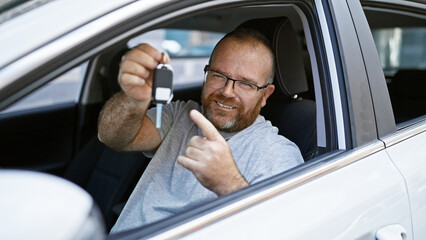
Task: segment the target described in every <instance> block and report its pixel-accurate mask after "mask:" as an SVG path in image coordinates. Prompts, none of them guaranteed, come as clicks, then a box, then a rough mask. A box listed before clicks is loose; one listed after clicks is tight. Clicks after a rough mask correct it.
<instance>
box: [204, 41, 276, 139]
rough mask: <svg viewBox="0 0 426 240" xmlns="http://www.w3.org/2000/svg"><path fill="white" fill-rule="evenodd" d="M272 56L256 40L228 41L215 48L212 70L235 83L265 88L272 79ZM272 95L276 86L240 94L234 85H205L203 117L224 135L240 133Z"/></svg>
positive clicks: (211, 64)
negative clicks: (241, 82)
mask: <svg viewBox="0 0 426 240" xmlns="http://www.w3.org/2000/svg"><path fill="white" fill-rule="evenodd" d="M271 56H272V54H271V53H270V51H269V50H268V48H267V47H266V46H264V45H263V44H262V43H260V42H259V41H258V40H256V39H254V38H248V39H245V40H241V39H237V38H234V37H228V38H225V39H223V40H222V41H221V42H220V43H219V44H218V45H217V46H216V48H215V50H214V52H213V54H212V57H211V61H210V66H209V68H210V69H213V70H215V71H218V72H220V73H221V74H223V75H226V76H227V77H229V78H232V79H237V80H245V81H248V82H251V83H254V84H256V85H257V86H264V85H265V84H266V83H267V81H268V79H269V78H270V76H271V71H272V66H273V59H272V57H271ZM273 91H274V86H273V85H268V87H267V88H265V89H261V90H259V91H253V92H247V93H245V94H240V93H237V92H235V91H234V89H233V81H228V82H227V84H226V86H221V87H214V86H212V85H211V84H209V83H208V82H206V83H205V84H204V86H203V92H202V95H201V101H202V105H203V108H204V114H205V116H206V117H207V119H209V120H210V122H212V123H213V125H214V126H215V127H216V128H217V129H219V130H221V131H225V132H236V131H240V130H242V129H244V128H246V127H248V126H250V125H251V124H252V123H253V122H254V120H256V117H257V116H258V115H259V112H260V109H261V108H262V107H263V106H265V104H266V99H267V98H268V97H269V96H270V95H271V94H272V92H273Z"/></svg>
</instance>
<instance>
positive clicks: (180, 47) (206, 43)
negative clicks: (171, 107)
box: [127, 29, 224, 86]
mask: <svg viewBox="0 0 426 240" xmlns="http://www.w3.org/2000/svg"><path fill="white" fill-rule="evenodd" d="M223 36H224V33H217V32H209V31H199V30H185V29H157V30H153V31H149V32H146V33H143V34H141V35H139V36H137V37H135V38H132V39H131V40H130V41H129V42H128V43H127V46H128V47H129V48H133V47H135V46H137V45H138V44H141V43H149V44H150V45H151V46H153V47H154V48H156V49H158V50H160V51H166V52H167V53H168V54H169V56H170V59H171V61H170V65H171V66H172V67H173V70H174V79H173V85H174V86H179V85H185V84H194V83H198V84H200V83H201V82H202V80H203V74H204V72H203V69H204V66H205V65H206V64H207V63H208V61H209V58H210V54H211V52H212V51H213V48H214V46H215V45H216V43H217V42H218V41H219V40H220V39H221V38H222V37H223Z"/></svg>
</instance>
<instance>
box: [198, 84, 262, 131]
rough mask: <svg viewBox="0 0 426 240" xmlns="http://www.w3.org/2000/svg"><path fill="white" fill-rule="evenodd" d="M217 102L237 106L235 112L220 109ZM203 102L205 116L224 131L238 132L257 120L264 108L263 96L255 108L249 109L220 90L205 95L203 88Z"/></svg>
mask: <svg viewBox="0 0 426 240" xmlns="http://www.w3.org/2000/svg"><path fill="white" fill-rule="evenodd" d="M216 102H220V103H222V104H225V105H228V106H233V107H236V108H235V109H234V111H235V112H232V113H230V112H228V111H226V110H222V109H220V108H219V107H218V106H217V103H216ZM201 103H202V105H203V109H204V116H205V117H206V118H207V119H208V120H209V121H210V122H211V123H212V124H213V125H214V126H215V127H216V128H217V129H218V130H220V131H223V132H238V131H241V130H243V129H245V128H246V127H248V126H250V125H251V124H253V122H254V121H255V120H256V118H257V116H258V115H259V113H260V109H261V108H262V106H261V104H262V98H259V100H258V101H257V102H256V105H255V106H254V107H253V108H251V109H247V108H246V106H244V105H243V104H242V103H240V102H237V101H235V99H234V98H229V97H225V96H223V95H222V94H221V93H220V92H219V91H216V92H214V93H212V94H210V95H209V96H205V94H204V90H203V93H202V94H201ZM216 106H217V107H216Z"/></svg>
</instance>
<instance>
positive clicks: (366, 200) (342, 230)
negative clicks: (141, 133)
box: [153, 150, 411, 239]
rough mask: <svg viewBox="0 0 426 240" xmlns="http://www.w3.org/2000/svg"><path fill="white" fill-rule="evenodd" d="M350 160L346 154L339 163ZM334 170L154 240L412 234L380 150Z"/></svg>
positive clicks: (397, 179)
mask: <svg viewBox="0 0 426 240" xmlns="http://www.w3.org/2000/svg"><path fill="white" fill-rule="evenodd" d="M350 158H351V154H347V155H346V156H345V157H342V158H341V159H340V161H342V162H344V161H347V160H348V159H350ZM334 164H336V165H338V163H337V162H336V163H334ZM372 169H376V170H372ZM336 170H337V171H331V172H327V171H324V172H323V174H320V176H318V177H317V178H314V179H312V180H311V181H309V182H307V183H304V184H303V183H302V184H301V185H298V186H297V187H296V188H294V189H288V191H285V192H282V193H280V194H277V195H275V196H273V197H269V198H265V199H263V200H260V201H259V202H258V203H257V204H254V205H253V206H250V207H249V208H247V209H244V211H240V212H236V213H234V212H233V210H232V208H230V209H228V212H229V213H230V214H229V215H224V213H222V217H221V218H219V219H215V221H212V222H205V221H203V220H204V219H203V217H201V218H200V219H197V220H194V222H193V224H194V225H193V226H192V227H189V226H187V227H188V228H190V229H191V230H189V229H188V230H187V231H185V232H180V234H181V235H179V234H178V233H179V232H178V231H177V230H179V227H177V228H175V229H173V230H171V231H169V232H165V233H163V234H160V235H158V236H157V237H156V238H153V239H165V238H175V237H179V238H180V237H183V239H223V238H226V239H235V238H241V239H259V238H262V239H263V238H264V239H371V238H374V236H375V233H376V231H377V230H379V229H380V228H382V227H383V226H387V225H391V224H393V223H399V224H401V225H402V226H403V227H404V228H405V229H406V230H407V231H410V230H411V218H410V214H409V202H408V197H407V195H406V191H405V185H404V182H403V179H402V177H401V175H400V174H399V172H398V170H397V169H396V168H395V166H394V165H393V164H392V162H391V161H390V160H389V157H388V156H387V154H386V152H385V151H383V150H381V151H379V152H375V153H374V154H373V155H370V156H367V157H365V158H362V159H360V160H359V161H356V162H353V163H351V164H348V165H346V166H343V167H342V168H338V169H336ZM342 179H345V181H342ZM351 203H356V204H351ZM206 217H208V216H206ZM200 220H201V221H200ZM190 224H191V223H189V224H188V225H190ZM184 227H185V226H183V227H182V228H184ZM174 234H176V235H174ZM186 234H188V236H185V235H186ZM408 235H409V236H411V234H408ZM409 239H410V238H409Z"/></svg>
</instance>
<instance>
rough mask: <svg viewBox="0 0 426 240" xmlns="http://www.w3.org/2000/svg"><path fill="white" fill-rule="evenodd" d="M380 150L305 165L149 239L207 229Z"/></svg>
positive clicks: (375, 145)
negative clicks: (257, 189) (275, 181)
mask: <svg viewBox="0 0 426 240" xmlns="http://www.w3.org/2000/svg"><path fill="white" fill-rule="evenodd" d="M381 150H384V144H383V142H381V141H379V140H376V141H373V142H370V143H369V144H366V145H363V146H361V147H358V148H356V149H353V150H350V151H347V152H343V153H341V154H338V156H336V155H333V156H332V157H326V158H325V159H318V160H317V164H313V165H312V166H307V167H306V168H303V165H302V166H301V169H300V171H296V172H295V173H292V174H289V175H287V176H286V177H285V179H284V181H282V182H281V183H278V184H276V185H274V186H271V187H270V188H267V189H264V190H261V191H259V192H257V193H254V194H253V195H251V196H248V197H245V198H242V199H241V200H238V201H236V202H233V203H231V204H229V205H227V206H225V207H223V208H219V209H217V210H214V211H212V212H210V213H207V214H206V215H204V216H201V217H198V218H195V219H192V220H190V221H188V222H186V223H183V224H182V225H179V226H177V227H175V228H172V229H170V230H166V231H165V232H162V233H160V234H158V235H156V236H153V237H152V236H150V239H175V238H181V237H184V236H186V235H188V234H190V233H192V232H195V231H197V230H199V229H202V228H204V227H206V226H208V225H211V224H214V223H215V222H217V221H219V220H221V219H224V218H226V217H229V216H231V215H233V214H236V213H238V212H241V211H243V210H244V209H247V208H249V207H252V206H254V205H257V204H260V203H262V202H265V201H267V200H269V199H271V198H273V197H275V196H278V195H280V194H282V193H285V192H287V191H289V190H291V189H293V188H295V187H297V186H300V185H302V184H305V183H307V182H310V181H312V180H314V179H316V178H319V177H321V176H324V175H327V174H328V173H331V172H333V171H335V170H338V169H340V168H343V167H345V166H347V165H350V164H352V163H354V162H356V161H358V160H361V159H362V158H364V157H367V156H369V155H372V154H374V153H376V152H379V151H381ZM328 161H329V162H328Z"/></svg>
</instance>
